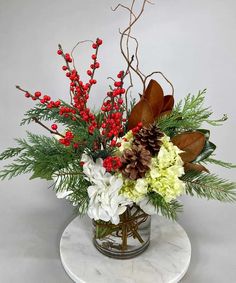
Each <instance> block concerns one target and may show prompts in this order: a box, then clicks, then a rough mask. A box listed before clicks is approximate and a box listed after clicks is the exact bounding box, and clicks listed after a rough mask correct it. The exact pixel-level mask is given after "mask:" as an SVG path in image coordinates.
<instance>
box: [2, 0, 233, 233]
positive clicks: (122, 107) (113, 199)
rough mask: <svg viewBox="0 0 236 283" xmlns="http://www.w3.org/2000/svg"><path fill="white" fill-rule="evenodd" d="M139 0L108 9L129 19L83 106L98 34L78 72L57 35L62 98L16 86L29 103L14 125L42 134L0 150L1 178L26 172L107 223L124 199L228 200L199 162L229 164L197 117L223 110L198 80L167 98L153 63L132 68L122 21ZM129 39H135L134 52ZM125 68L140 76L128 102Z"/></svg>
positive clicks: (174, 204) (126, 203)
mask: <svg viewBox="0 0 236 283" xmlns="http://www.w3.org/2000/svg"><path fill="white" fill-rule="evenodd" d="M147 3H148V1H146V0H145V1H143V4H142V7H141V10H140V11H139V13H138V14H136V15H135V14H134V9H133V7H134V4H135V1H133V2H132V6H131V7H126V6H123V5H121V4H119V5H118V6H117V7H116V8H115V9H114V10H117V9H118V8H125V9H126V10H128V11H129V14H130V22H129V25H128V27H127V28H126V29H124V30H123V31H121V38H120V46H121V53H122V55H123V57H124V59H125V61H126V63H127V68H126V69H125V70H121V71H119V72H117V75H116V78H110V80H111V82H112V85H110V86H108V92H107V94H106V95H105V98H104V100H103V102H102V104H101V106H100V109H99V110H98V111H92V110H91V109H89V107H88V100H89V99H91V100H93V99H94V97H95V96H94V94H93V87H94V85H95V84H96V83H97V81H96V79H95V73H96V71H97V70H98V69H99V68H100V62H99V61H98V58H99V52H98V51H99V48H101V46H102V44H103V41H102V40H101V39H100V38H97V39H96V40H95V41H94V42H91V54H92V55H91V60H92V62H91V65H90V67H89V68H88V70H87V71H86V74H87V79H86V80H82V77H81V76H80V74H79V73H78V71H77V69H76V67H75V64H74V57H73V51H74V49H73V50H72V52H71V53H70V54H69V53H66V52H64V50H63V48H62V47H61V45H59V48H58V51H57V54H58V55H59V56H61V58H62V59H63V60H64V64H63V66H62V69H63V71H64V72H65V76H66V77H67V80H68V83H69V94H70V96H69V101H68V102H65V101H63V100H60V99H59V100H53V99H52V98H51V97H50V96H48V95H46V94H42V93H41V92H40V91H35V92H30V91H28V90H25V89H22V88H21V87H20V86H16V87H17V89H18V90H20V91H21V92H23V94H24V95H25V97H26V98H28V99H31V100H33V101H35V103H36V105H35V106H34V107H33V108H32V109H30V110H29V111H27V112H26V113H25V117H24V119H23V120H22V123H21V125H25V124H28V123H31V122H35V123H37V124H39V125H40V126H42V127H43V128H45V130H46V131H48V132H49V133H50V134H51V135H52V136H50V137H49V136H41V135H36V134H32V133H27V139H17V140H16V141H17V143H18V145H17V146H16V147H13V148H9V149H7V150H6V151H4V152H3V153H2V154H1V155H0V159H1V160H3V159H8V158H15V160H14V161H13V162H12V163H11V164H10V165H7V166H5V168H3V169H2V171H0V178H1V179H4V178H12V177H15V176H17V175H19V174H22V173H29V172H32V173H33V174H32V176H31V179H33V178H42V179H46V180H54V184H53V187H54V189H55V190H56V192H57V196H58V198H64V197H65V198H67V199H68V200H70V201H71V202H72V204H73V205H74V206H75V207H76V208H77V211H78V213H80V214H84V213H87V214H88V216H89V217H90V218H91V219H93V220H94V221H98V222H99V221H100V223H103V222H108V223H110V224H111V225H118V224H119V222H120V218H121V217H122V215H124V213H126V212H127V211H128V210H130V208H132V207H136V208H139V209H141V210H142V211H143V212H144V213H145V214H147V215H151V214H155V213H157V211H158V210H159V212H160V213H161V214H162V215H164V216H167V217H169V218H171V219H176V217H177V213H178V212H179V211H180V210H181V208H182V205H181V204H180V202H179V201H178V200H177V198H178V197H179V196H181V195H183V194H188V195H192V196H199V197H205V198H207V199H217V200H220V201H235V200H236V192H235V190H234V188H235V184H234V183H232V182H229V181H227V180H223V179H221V178H219V177H218V176H216V175H214V174H211V173H209V171H208V169H207V168H206V167H205V166H206V164H207V163H214V164H218V165H221V166H223V167H226V168H231V167H235V166H234V165H233V164H230V163H226V162H222V161H219V160H216V159H215V158H214V151H215V149H216V146H215V145H214V144H213V143H212V142H211V139H210V131H209V130H208V129H204V128H202V124H203V123H204V122H205V123H208V124H210V125H214V126H217V125H220V124H221V123H222V122H223V121H225V120H226V118H227V117H226V116H224V117H223V118H221V119H219V120H212V119H210V116H211V115H212V111H211V109H210V108H209V107H205V106H204V97H205V93H206V91H205V90H203V91H200V92H199V93H198V94H197V95H188V96H187V97H185V98H184V99H183V101H180V102H178V103H176V104H175V103H174V88H173V85H172V84H171V83H170V81H169V80H168V79H167V78H166V77H165V76H164V74H163V73H162V72H159V71H158V72H152V73H151V74H149V75H144V74H143V73H142V72H141V71H140V67H139V59H138V47H139V46H138V41H137V39H136V38H135V37H134V36H133V35H131V30H132V27H133V25H134V24H135V23H136V22H137V20H138V19H139V18H140V16H141V15H142V13H143V10H144V7H145V5H146V4H147ZM130 41H132V42H133V43H134V44H136V48H135V50H134V52H133V54H134V55H131V53H132V52H131V50H130V47H129V43H130ZM82 43H84V44H86V43H89V44H90V41H83V42H79V44H82ZM79 44H77V45H76V47H77V46H78V45H79ZM155 74H158V75H160V76H162V77H163V78H164V79H165V80H166V81H167V83H169V84H170V86H171V89H172V94H170V95H164V93H163V90H162V88H161V86H160V85H159V84H158V83H157V81H155V80H153V79H151V77H152V76H153V75H155ZM132 75H136V76H138V78H139V79H140V80H141V82H142V85H143V89H142V90H141V93H142V95H140V99H139V100H138V101H137V102H136V101H135V100H133V99H131V98H130V97H129V93H130V89H131V87H133V81H132ZM45 121H48V122H49V124H48V125H47V124H45ZM130 229H131V230H132V227H131V228H130ZM132 231H133V233H135V231H134V229H133V230H132ZM103 232H104V231H103Z"/></svg>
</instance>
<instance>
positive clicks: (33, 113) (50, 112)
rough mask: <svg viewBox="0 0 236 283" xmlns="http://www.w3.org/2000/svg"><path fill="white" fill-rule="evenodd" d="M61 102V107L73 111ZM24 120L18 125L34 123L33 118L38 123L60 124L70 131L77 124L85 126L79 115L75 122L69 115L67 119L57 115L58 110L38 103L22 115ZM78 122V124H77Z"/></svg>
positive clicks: (69, 106)
mask: <svg viewBox="0 0 236 283" xmlns="http://www.w3.org/2000/svg"><path fill="white" fill-rule="evenodd" d="M60 101H61V106H64V107H68V108H70V109H71V108H72V109H74V108H73V107H72V106H71V105H69V104H67V103H66V102H64V101H62V100H60ZM24 116H25V117H24V118H23V119H22V121H21V124H20V125H25V124H29V123H31V122H34V118H37V119H38V120H39V121H42V120H43V121H52V120H53V121H54V122H56V123H59V124H62V125H64V126H65V127H69V128H70V129H71V130H72V127H75V126H78V125H79V124H80V125H81V124H82V125H83V126H85V124H86V123H85V122H84V121H82V120H81V118H80V117H79V115H75V114H74V116H76V118H77V119H76V120H75V121H74V120H72V119H71V117H70V115H69V117H65V116H64V115H59V108H57V107H53V108H47V106H46V105H44V104H41V103H38V104H36V106H35V107H34V108H33V109H30V110H28V111H27V112H26V113H25V114H24ZM78 121H79V123H78Z"/></svg>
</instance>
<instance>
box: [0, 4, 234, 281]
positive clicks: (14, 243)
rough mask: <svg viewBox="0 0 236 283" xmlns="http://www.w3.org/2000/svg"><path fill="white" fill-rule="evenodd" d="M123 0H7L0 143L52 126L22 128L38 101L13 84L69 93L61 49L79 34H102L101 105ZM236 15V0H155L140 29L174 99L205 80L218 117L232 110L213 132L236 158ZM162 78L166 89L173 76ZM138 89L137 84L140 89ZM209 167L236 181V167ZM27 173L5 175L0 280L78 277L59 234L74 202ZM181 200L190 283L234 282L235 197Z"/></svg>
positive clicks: (2, 8)
mask: <svg viewBox="0 0 236 283" xmlns="http://www.w3.org/2000/svg"><path fill="white" fill-rule="evenodd" d="M128 2H129V1H128V0H126V1H123V3H128ZM117 3H118V1H110V0H100V1H92V0H86V1H85V0H80V1H79V0H71V1H60V0H59V1H55V0H53V1H46V0H41V1H35V0H31V1H30V0H20V1H17V0H0V42H1V44H0V54H1V76H0V84H1V101H0V133H1V141H0V150H1V151H2V150H3V149H5V148H6V147H8V146H12V145H14V141H13V138H14V137H24V136H25V130H26V129H29V130H31V131H33V132H35V133H44V131H43V129H41V128H39V127H37V125H30V126H29V127H19V122H20V120H21V118H22V116H23V113H24V112H25V111H26V110H27V109H29V108H30V107H32V105H33V102H32V101H27V100H26V99H24V97H22V95H21V93H19V92H18V91H17V90H16V89H15V88H14V85H15V84H20V85H21V86H22V87H25V88H26V89H29V90H32V91H35V90H41V91H42V92H44V93H47V94H49V95H51V96H52V97H53V98H54V99H56V98H57V97H62V98H64V99H65V98H66V97H67V93H68V92H67V90H68V88H67V80H66V78H65V77H64V75H63V72H62V71H61V65H62V61H61V58H60V57H59V56H57V55H56V50H57V44H58V43H62V44H63V46H64V48H65V49H67V50H68V51H70V50H71V49H72V47H73V46H74V45H75V44H76V42H77V41H79V40H82V39H90V38H91V39H94V38H96V37H97V36H100V37H102V38H103V39H104V45H103V46H102V48H101V52H100V59H99V60H100V62H101V65H102V68H101V70H99V74H98V75H97V80H98V82H99V83H98V85H97V86H96V90H94V91H93V99H92V101H91V105H94V106H98V105H99V103H98V102H100V101H101V99H102V97H103V96H104V93H105V92H106V90H107V85H108V81H107V80H106V77H107V76H109V75H114V74H116V73H117V71H119V70H120V69H121V68H122V66H124V62H123V61H122V57H121V56H120V54H119V47H118V40H119V35H118V28H119V27H122V26H124V25H125V24H126V21H127V14H126V13H125V12H123V13H121V12H117V13H112V12H111V11H110V6H111V5H113V6H114V5H115V4H117ZM235 15H236V2H235V1H234V0H224V1H221V0H208V1H206V0H198V1H197V0H156V5H154V6H148V7H147V9H146V12H145V14H144V16H143V18H142V19H141V20H140V22H139V23H138V24H137V26H136V28H135V34H136V36H137V37H138V38H139V39H140V60H141V67H142V68H143V70H144V71H145V72H147V73H148V72H151V71H153V70H156V69H157V70H162V71H163V72H164V73H165V74H166V75H167V76H168V78H169V79H170V80H171V81H172V82H173V84H174V86H175V89H176V100H179V99H181V98H183V97H184V96H185V95H186V94H188V93H189V92H191V93H196V92H197V91H198V90H199V89H203V88H206V87H207V89H208V94H207V98H206V102H207V105H212V109H213V110H214V118H218V117H221V116H222V114H224V113H228V116H229V120H228V121H227V122H226V123H225V125H224V126H223V127H221V128H213V129H212V130H211V135H212V141H213V142H215V143H216V144H217V145H218V148H217V158H219V159H223V160H227V161H231V162H234V163H236V155H235V144H236V138H235V132H234V131H235V121H236V119H235V118H236V115H235V102H236V99H235V79H236V71H235V68H236V55H235V51H236V36H235V35H236V34H235V30H236V17H235ZM88 49H89V48H87V46H84V47H81V49H80V50H77V53H76V56H77V65H78V67H79V70H82V71H83V70H86V67H87V66H88V64H89V60H87V59H88V58H89V56H90V54H91V53H90V52H91V51H90V50H88ZM86 56H87V57H86ZM81 73H82V72H81ZM157 79H158V77H157ZM159 81H160V82H161V83H162V82H163V81H162V80H159ZM163 87H164V89H165V91H166V93H168V91H169V88H168V85H166V84H163ZM139 91H140V86H139V84H138V83H137V84H136V87H135V88H134V90H133V95H137V93H138V92H139ZM210 169H211V170H212V171H214V172H216V173H218V174H220V175H221V176H222V177H225V178H229V179H232V180H234V181H235V170H231V171H230V170H229V171H227V170H224V169H222V168H218V167H213V166H211V167H210ZM28 177H29V176H20V177H18V178H16V179H14V180H11V181H4V182H3V181H2V182H1V183H0V215H1V217H0V282H3V283H11V282H15V281H17V282H22V283H23V282H24V283H28V282H29V283H31V282H34V283H36V282H40V283H41V282H45V283H54V282H55V283H56V282H57V283H58V282H71V281H70V279H69V278H68V277H67V275H66V274H65V273H64V271H63V268H62V266H61V264H60V259H59V251H58V241H59V239H60V234H61V233H62V231H63V229H64V227H65V226H66V224H67V223H68V221H69V220H70V219H71V217H72V216H73V209H72V208H71V206H70V204H68V203H67V202H66V201H64V200H57V199H56V198H55V195H54V192H52V191H50V190H48V189H47V188H48V186H49V185H50V183H47V182H44V181H41V180H34V181H28ZM183 202H184V204H185V210H184V213H183V214H182V215H181V216H180V223H181V224H182V225H183V227H184V228H185V229H186V231H187V233H188V235H189V237H190V239H191V242H192V248H193V254H192V261H191V266H190V269H189V271H188V273H187V275H186V277H185V278H184V279H183V282H188V283H190V282H191V283H205V282H210V281H212V282H215V283H221V282H224V283H232V282H235V276H236V243H235V233H236V222H235V214H236V208H235V205H231V204H221V203H218V202H215V201H210V202H207V201H205V200H199V199H191V198H188V197H184V198H183Z"/></svg>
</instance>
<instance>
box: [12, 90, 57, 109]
mask: <svg viewBox="0 0 236 283" xmlns="http://www.w3.org/2000/svg"><path fill="white" fill-rule="evenodd" d="M17 88H18V89H20V87H19V86H17ZM21 90H22V89H21ZM23 91H24V90H23ZM24 92H25V97H26V98H31V99H32V100H39V101H40V102H41V103H42V104H45V105H46V106H47V108H53V107H55V108H58V107H59V106H60V105H61V101H60V100H57V101H52V100H51V97H50V96H48V95H44V96H43V97H42V93H41V92H40V91H36V92H35V93H34V94H30V93H29V92H28V91H24Z"/></svg>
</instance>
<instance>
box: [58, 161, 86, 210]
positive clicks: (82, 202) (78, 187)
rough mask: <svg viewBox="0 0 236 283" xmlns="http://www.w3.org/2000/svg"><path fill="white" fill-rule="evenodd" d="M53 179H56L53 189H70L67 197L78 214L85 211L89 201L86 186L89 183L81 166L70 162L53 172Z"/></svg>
mask: <svg viewBox="0 0 236 283" xmlns="http://www.w3.org/2000/svg"><path fill="white" fill-rule="evenodd" d="M54 179H55V180H56V181H55V183H54V190H55V191H57V192H60V191H65V190H67V191H68V190H69V191H72V192H71V194H70V195H68V197H69V199H70V201H71V202H72V203H73V205H74V206H75V207H76V211H77V212H78V213H79V214H84V213H86V211H87V208H88V203H89V197H88V191H87V188H88V186H89V185H90V183H89V181H87V180H86V178H85V176H84V175H83V172H82V169H81V166H79V165H76V164H74V163H73V164H70V165H69V166H68V167H67V168H63V169H61V170H59V171H58V172H55V174H54Z"/></svg>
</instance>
